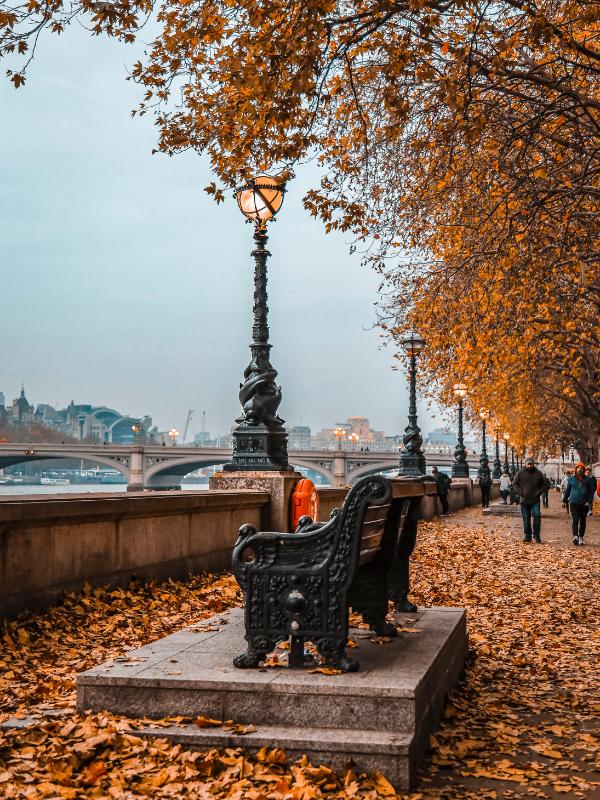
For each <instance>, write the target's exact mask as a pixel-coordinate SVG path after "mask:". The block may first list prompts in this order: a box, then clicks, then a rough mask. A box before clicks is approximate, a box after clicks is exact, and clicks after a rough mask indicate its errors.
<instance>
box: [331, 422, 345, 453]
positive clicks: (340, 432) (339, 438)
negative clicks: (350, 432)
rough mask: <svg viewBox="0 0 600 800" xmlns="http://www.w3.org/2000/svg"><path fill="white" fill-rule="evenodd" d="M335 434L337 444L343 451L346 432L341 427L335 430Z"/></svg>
mask: <svg viewBox="0 0 600 800" xmlns="http://www.w3.org/2000/svg"><path fill="white" fill-rule="evenodd" d="M333 433H334V435H335V437H336V439H337V442H338V450H341V449H342V441H343V439H344V436H345V435H346V431H345V430H344V429H343V428H342V427H341V426H339V427H337V428H334V429H333Z"/></svg>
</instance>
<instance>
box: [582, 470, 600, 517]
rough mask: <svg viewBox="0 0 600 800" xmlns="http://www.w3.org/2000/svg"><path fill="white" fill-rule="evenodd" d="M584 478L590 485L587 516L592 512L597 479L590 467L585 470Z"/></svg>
mask: <svg viewBox="0 0 600 800" xmlns="http://www.w3.org/2000/svg"><path fill="white" fill-rule="evenodd" d="M585 479H586V481H587V482H588V483H589V485H590V505H589V510H588V517H591V516H592V514H593V513H594V496H595V494H596V491H597V489H598V481H597V480H596V477H595V476H594V475H592V468H591V467H588V468H587V469H586V471H585Z"/></svg>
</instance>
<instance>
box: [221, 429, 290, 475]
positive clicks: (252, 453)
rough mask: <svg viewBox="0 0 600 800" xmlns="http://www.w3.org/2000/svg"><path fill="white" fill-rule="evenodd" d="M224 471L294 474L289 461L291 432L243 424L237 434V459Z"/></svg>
mask: <svg viewBox="0 0 600 800" xmlns="http://www.w3.org/2000/svg"><path fill="white" fill-rule="evenodd" d="M223 471H224V472H271V471H272V472H293V471H294V470H293V467H291V466H290V464H289V462H288V453H287V433H286V431H285V430H284V429H283V428H281V429H279V430H277V429H276V430H273V429H272V428H268V427H267V426H266V425H247V424H245V423H243V422H242V423H240V425H238V427H237V428H236V429H235V430H234V432H233V456H232V458H231V461H228V462H227V463H226V464H223Z"/></svg>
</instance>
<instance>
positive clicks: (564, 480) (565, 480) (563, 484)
mask: <svg viewBox="0 0 600 800" xmlns="http://www.w3.org/2000/svg"><path fill="white" fill-rule="evenodd" d="M570 477H571V470H570V469H568V470H567V471H566V472H565V474H564V475H563V476H562V480H561V482H560V491H561V494H562V496H563V497H564V495H565V492H566V490H567V483H568V482H569V478H570ZM563 508H565V509H566V510H567V514H568V513H569V503H568V501H567V502H566V503H565V502H564V500H563Z"/></svg>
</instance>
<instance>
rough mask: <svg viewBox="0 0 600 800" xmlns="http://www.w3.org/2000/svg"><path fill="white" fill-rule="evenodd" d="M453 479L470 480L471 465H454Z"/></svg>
mask: <svg viewBox="0 0 600 800" xmlns="http://www.w3.org/2000/svg"><path fill="white" fill-rule="evenodd" d="M452 477H453V478H468V477H469V465H468V464H456V463H455V464H452Z"/></svg>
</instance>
